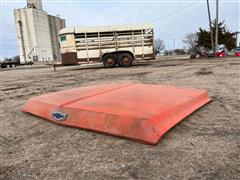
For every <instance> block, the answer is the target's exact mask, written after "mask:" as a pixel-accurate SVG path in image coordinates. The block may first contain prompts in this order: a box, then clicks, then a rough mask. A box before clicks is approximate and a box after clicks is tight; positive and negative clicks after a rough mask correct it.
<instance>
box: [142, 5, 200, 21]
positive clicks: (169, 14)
mask: <svg viewBox="0 0 240 180" xmlns="http://www.w3.org/2000/svg"><path fill="white" fill-rule="evenodd" d="M199 1H200V0H197V1H194V2H192V3H191V4H188V5H186V6H184V7H182V8H181V9H177V10H175V11H173V12H171V13H168V14H166V15H164V16H162V17H159V18H156V19H153V20H151V21H148V22H147V23H152V22H155V21H158V20H161V19H163V18H166V17H168V16H172V15H174V14H177V13H179V12H181V11H183V10H185V9H187V8H189V7H191V6H193V5H195V4H196V3H197V2H199Z"/></svg>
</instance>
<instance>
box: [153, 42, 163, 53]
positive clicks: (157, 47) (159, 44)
mask: <svg viewBox="0 0 240 180" xmlns="http://www.w3.org/2000/svg"><path fill="white" fill-rule="evenodd" d="M164 49H165V44H164V42H163V40H161V39H156V40H155V41H154V52H155V54H157V53H160V52H161V51H162V50H164Z"/></svg>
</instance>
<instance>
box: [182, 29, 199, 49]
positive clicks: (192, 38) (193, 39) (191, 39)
mask: <svg viewBox="0 0 240 180" xmlns="http://www.w3.org/2000/svg"><path fill="white" fill-rule="evenodd" d="M197 38H198V36H197V34H196V33H188V34H187V35H186V36H185V38H184V39H183V43H184V44H186V45H187V47H188V51H190V52H194V51H196V49H197V47H196V45H197Z"/></svg>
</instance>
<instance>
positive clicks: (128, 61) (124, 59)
mask: <svg viewBox="0 0 240 180" xmlns="http://www.w3.org/2000/svg"><path fill="white" fill-rule="evenodd" d="M132 63H133V56H132V55H131V54H130V53H121V54H120V55H119V62H118V64H119V65H120V66H122V67H129V66H131V65H132Z"/></svg>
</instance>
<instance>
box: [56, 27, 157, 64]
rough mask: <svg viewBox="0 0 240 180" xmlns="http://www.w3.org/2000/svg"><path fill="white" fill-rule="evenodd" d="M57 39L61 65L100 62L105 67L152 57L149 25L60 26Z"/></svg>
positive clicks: (151, 36) (151, 29)
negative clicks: (61, 27) (62, 27)
mask: <svg viewBox="0 0 240 180" xmlns="http://www.w3.org/2000/svg"><path fill="white" fill-rule="evenodd" d="M59 41H60V52H61V58H62V64H63V65H74V64H82V63H93V62H103V64H104V66H105V67H114V66H116V65H117V64H118V65H119V66H123V67H127V66H131V65H132V63H133V61H137V60H140V59H141V60H150V59H154V58H155V57H154V46H153V44H154V43H153V42H154V32H153V26H152V25H150V24H142V25H115V26H97V27H79V28H78V27H75V28H64V29H62V30H60V32H59Z"/></svg>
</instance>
